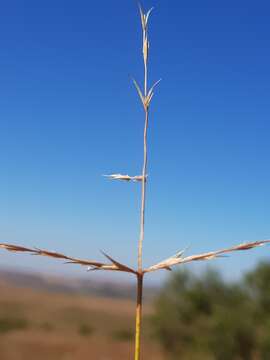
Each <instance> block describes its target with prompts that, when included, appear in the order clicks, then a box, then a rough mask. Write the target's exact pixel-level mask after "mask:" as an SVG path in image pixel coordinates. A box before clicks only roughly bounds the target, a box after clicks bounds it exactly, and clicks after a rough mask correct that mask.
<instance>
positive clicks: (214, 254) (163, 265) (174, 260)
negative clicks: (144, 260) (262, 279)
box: [144, 240, 270, 273]
mask: <svg viewBox="0 0 270 360" xmlns="http://www.w3.org/2000/svg"><path fill="white" fill-rule="evenodd" d="M268 243H270V240H262V241H254V242H250V243H242V244H240V245H236V246H233V247H230V248H227V249H222V250H217V251H211V252H208V253H202V254H199V255H192V256H187V257H182V255H183V251H182V252H179V253H177V254H176V255H174V256H171V257H170V258H168V259H166V260H163V261H161V262H159V263H158V264H156V265H153V266H150V267H149V268H148V269H146V270H144V272H145V273H148V272H152V271H157V270H162V269H164V270H171V267H172V266H175V265H179V264H184V263H187V262H191V261H199V260H212V259H215V258H218V257H222V256H223V255H224V254H227V253H231V252H234V251H244V250H250V249H253V248H256V247H259V246H263V245H266V244H268Z"/></svg>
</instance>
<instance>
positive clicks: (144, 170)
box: [138, 110, 149, 271]
mask: <svg viewBox="0 0 270 360" xmlns="http://www.w3.org/2000/svg"><path fill="white" fill-rule="evenodd" d="M148 119H149V112H148V110H146V111H145V125H144V160H143V169H142V199H141V226H140V240H139V249H138V270H139V271H141V270H142V246H143V239H144V224H145V200H146V171H147V160H148V157H147V132H148Z"/></svg>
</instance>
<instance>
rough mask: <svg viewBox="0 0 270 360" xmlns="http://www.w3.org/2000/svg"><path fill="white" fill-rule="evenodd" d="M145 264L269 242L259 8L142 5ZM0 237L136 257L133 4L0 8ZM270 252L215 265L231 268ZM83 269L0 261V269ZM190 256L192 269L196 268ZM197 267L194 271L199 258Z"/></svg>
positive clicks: (265, 41) (15, 1)
mask: <svg viewBox="0 0 270 360" xmlns="http://www.w3.org/2000/svg"><path fill="white" fill-rule="evenodd" d="M144 5H145V7H151V6H154V7H155V10H154V12H153V16H152V18H151V21H150V40H151V54H150V56H151V58H150V80H151V81H154V80H157V79H159V78H160V77H161V78H162V83H161V84H160V86H159V88H158V89H157V91H156V93H155V98H154V100H153V103H152V111H151V121H150V136H149V146H150V159H149V171H148V172H149V182H148V185H149V191H148V203H147V221H146V238H145V244H144V261H145V264H148V265H150V264H152V263H153V262H155V261H159V260H161V259H162V258H164V257H166V256H169V255H172V254H173V253H174V252H176V251H177V250H180V249H182V248H185V247H186V246H188V245H189V246H190V248H189V250H188V253H189V254H192V253H197V252H201V251H208V250H212V249H213V250H214V249H218V248H220V247H226V246H231V245H233V244H237V243H239V242H242V241H253V240H259V239H267V238H269V237H270V227H269V214H270V209H269V203H270V187H269V183H270V165H269V155H270V150H269V132H270V122H269V115H270V101H269V97H270V69H269V64H270V47H269V39H270V22H269V12H270V4H269V1H263V0H262V1H257V2H255V1H251V0H245V1H242V0H238V1H235V0H227V1H226V2H225V1H223V2H220V1H219V2H217V1H214V0H205V1H201V0H191V1H179V0H171V1H161V0H151V1H150V0H149V1H148V0H147V1H145V3H144ZM0 41H1V55H0V78H1V81H0V166H1V176H0V229H1V230H0V239H1V241H5V242H11V243H18V244H24V245H26V246H39V247H44V248H49V249H51V250H57V251H63V252H66V253H68V254H70V255H74V256H81V257H86V258H94V259H102V256H101V255H100V253H99V249H103V250H105V251H107V252H108V253H110V254H111V255H113V256H115V257H116V258H118V259H119V260H121V261H124V262H127V263H128V264H131V265H132V264H135V263H136V251H137V238H138V234H139V196H140V187H139V185H137V184H126V183H118V182H111V181H108V180H106V179H105V178H103V177H102V176H101V175H102V174H109V173H118V172H120V173H124V174H125V173H128V174H130V175H137V174H139V173H140V169H141V165H142V131H143V110H142V107H141V105H140V103H139V100H138V98H137V94H136V92H135V90H134V88H133V85H132V83H131V76H134V77H135V78H136V79H137V80H138V81H139V82H141V81H142V70H143V68H142V60H141V48H140V47H141V29H140V22H139V17H138V10H137V5H136V1H133V0H125V1H118V2H117V1H111V0H107V1H85V0H77V1H76V2H74V1H70V0H65V1H60V0H47V1H45V2H37V1H33V0H27V1H21V0H10V1H6V2H3V4H2V5H1V13H0ZM263 257H266V258H269V259H270V248H269V247H268V248H267V247H265V248H263V249H258V250H254V251H253V252H248V253H244V254H239V255H232V256H231V257H230V258H229V259H225V260H224V259H221V260H218V261H216V262H215V264H216V265H217V266H218V267H219V268H221V269H223V270H224V271H225V273H226V274H227V275H228V276H231V277H234V276H236V275H237V274H240V273H241V272H242V271H244V270H246V269H248V268H250V267H251V266H253V265H254V264H255V263H256V261H258V260H259V259H260V258H263ZM7 264H13V266H15V265H16V267H17V269H39V270H40V271H52V272H54V271H55V273H57V274H60V273H61V272H62V271H65V272H68V273H71V272H72V273H75V274H77V275H79V274H81V273H82V271H81V269H78V268H77V269H76V270H75V269H74V268H71V267H63V266H61V265H60V264H59V263H57V262H55V261H54V260H46V259H37V258H33V257H29V256H19V255H17V256H14V255H9V254H7V253H5V252H1V254H0V265H3V266H6V265H7ZM201 266H202V265H196V267H195V268H198V269H200V268H201ZM203 266H205V265H203Z"/></svg>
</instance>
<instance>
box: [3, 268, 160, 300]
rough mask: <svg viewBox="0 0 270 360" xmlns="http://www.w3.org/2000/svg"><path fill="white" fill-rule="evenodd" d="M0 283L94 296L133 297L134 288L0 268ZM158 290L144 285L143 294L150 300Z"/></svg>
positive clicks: (112, 283)
mask: <svg viewBox="0 0 270 360" xmlns="http://www.w3.org/2000/svg"><path fill="white" fill-rule="evenodd" d="M0 283H2V284H6V285H9V284H10V285H12V286H16V287H23V288H31V289H37V290H45V291H49V292H58V293H77V294H85V295H87V294H89V295H95V296H102V297H109V298H121V299H134V298H135V295H136V289H135V287H134V286H132V285H128V284H126V283H117V282H112V281H111V282H108V281H99V282H97V281H94V280H85V279H73V278H65V277H56V276H51V275H45V274H33V273H27V272H17V271H11V270H7V269H0ZM157 292H158V288H155V287H145V292H144V296H145V299H146V300H151V299H152V298H153V297H154V296H155V295H156V294H157Z"/></svg>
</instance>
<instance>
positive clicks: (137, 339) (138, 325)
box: [135, 23, 149, 360]
mask: <svg viewBox="0 0 270 360" xmlns="http://www.w3.org/2000/svg"><path fill="white" fill-rule="evenodd" d="M148 46H149V43H148V36H147V23H145V24H143V58H144V97H145V99H146V98H147V93H148V66H147V65H148ZM144 110H145V123H144V133H143V168H142V195H141V221H140V238H139V245H138V272H137V307H136V334H135V360H140V358H141V327H142V297H143V276H144V273H143V269H142V250H143V240H144V224H145V201H146V176H147V160H148V159H147V132H148V120H149V105H148V104H146V103H145V104H144Z"/></svg>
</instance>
